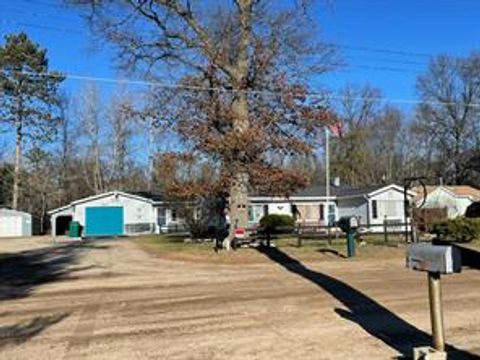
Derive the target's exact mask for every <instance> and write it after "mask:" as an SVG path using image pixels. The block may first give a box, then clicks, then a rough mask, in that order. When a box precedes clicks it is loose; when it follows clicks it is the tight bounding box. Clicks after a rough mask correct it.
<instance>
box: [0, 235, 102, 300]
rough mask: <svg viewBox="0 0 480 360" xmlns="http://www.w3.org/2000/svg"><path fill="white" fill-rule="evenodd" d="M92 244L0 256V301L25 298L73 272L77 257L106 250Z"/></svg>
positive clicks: (56, 246) (78, 244)
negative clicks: (89, 252)
mask: <svg viewBox="0 0 480 360" xmlns="http://www.w3.org/2000/svg"><path fill="white" fill-rule="evenodd" d="M108 248H109V246H105V245H96V244H94V243H69V244H65V245H55V246H50V247H46V248H41V249H35V250H27V251H22V252H19V253H14V254H2V255H0V301H1V300H9V299H16V298H22V297H25V296H28V295H29V294H30V293H31V292H32V291H33V289H34V288H35V287H37V286H39V285H42V284H45V283H49V282H52V281H57V280H61V279H65V278H67V277H68V276H69V275H70V274H71V273H73V272H76V271H79V269H80V270H83V269H85V268H79V269H76V268H75V267H74V265H75V264H77V263H78V259H79V254H81V253H82V252H85V251H90V250H92V249H108Z"/></svg>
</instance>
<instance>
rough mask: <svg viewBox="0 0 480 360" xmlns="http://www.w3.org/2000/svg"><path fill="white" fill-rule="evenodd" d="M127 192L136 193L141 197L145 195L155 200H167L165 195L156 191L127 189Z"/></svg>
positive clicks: (146, 197)
mask: <svg viewBox="0 0 480 360" xmlns="http://www.w3.org/2000/svg"><path fill="white" fill-rule="evenodd" d="M126 193H128V194H132V195H136V196H140V197H143V198H145V199H150V200H152V201H154V202H157V201H165V196H164V195H163V194H160V193H154V192H151V191H126Z"/></svg>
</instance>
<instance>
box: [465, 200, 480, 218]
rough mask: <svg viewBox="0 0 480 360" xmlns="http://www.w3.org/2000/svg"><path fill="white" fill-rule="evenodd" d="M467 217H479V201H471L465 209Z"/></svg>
mask: <svg viewBox="0 0 480 360" xmlns="http://www.w3.org/2000/svg"><path fill="white" fill-rule="evenodd" d="M465 217H467V218H480V202H474V203H471V204H470V205H469V206H468V207H467V210H466V211H465Z"/></svg>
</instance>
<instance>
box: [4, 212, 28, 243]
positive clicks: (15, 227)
mask: <svg viewBox="0 0 480 360" xmlns="http://www.w3.org/2000/svg"><path fill="white" fill-rule="evenodd" d="M17 236H32V216H31V215H30V214H28V213H24V212H21V211H15V210H9V209H0V237H17Z"/></svg>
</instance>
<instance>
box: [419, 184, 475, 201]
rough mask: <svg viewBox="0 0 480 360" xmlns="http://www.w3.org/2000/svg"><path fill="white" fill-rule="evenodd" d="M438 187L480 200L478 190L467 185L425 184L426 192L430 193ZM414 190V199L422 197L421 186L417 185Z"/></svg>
mask: <svg viewBox="0 0 480 360" xmlns="http://www.w3.org/2000/svg"><path fill="white" fill-rule="evenodd" d="M439 188H442V189H444V190H446V191H447V192H449V193H451V194H452V195H454V196H459V197H470V198H472V200H480V190H479V189H477V188H474V187H473V186H469V185H440V186H432V185H427V186H426V189H427V194H431V193H432V192H433V191H435V190H437V189H439ZM414 190H415V192H416V193H417V196H416V197H415V199H416V200H420V199H421V198H422V197H423V188H422V187H420V186H419V187H416V188H415V189H414Z"/></svg>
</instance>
